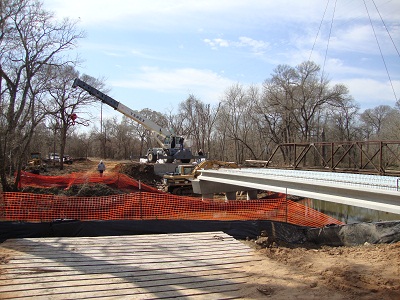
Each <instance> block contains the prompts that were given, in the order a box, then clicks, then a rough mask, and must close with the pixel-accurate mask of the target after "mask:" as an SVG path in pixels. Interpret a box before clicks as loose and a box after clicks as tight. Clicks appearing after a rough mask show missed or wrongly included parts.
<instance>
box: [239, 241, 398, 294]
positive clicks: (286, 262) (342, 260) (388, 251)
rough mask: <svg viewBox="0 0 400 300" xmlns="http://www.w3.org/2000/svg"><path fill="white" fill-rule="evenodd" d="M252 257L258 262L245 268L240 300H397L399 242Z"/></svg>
mask: <svg viewBox="0 0 400 300" xmlns="http://www.w3.org/2000/svg"><path fill="white" fill-rule="evenodd" d="M246 243H247V244H250V245H251V246H254V244H255V243H254V242H246ZM252 244H253V245H252ZM256 255H257V257H258V258H259V259H260V261H259V262H258V263H257V264H256V265H254V266H247V267H246V268H245V271H246V273H248V274H249V279H248V282H247V285H246V287H245V288H244V289H242V290H241V291H240V295H241V296H242V297H243V298H244V299H264V298H269V299H277V300H280V299H282V300H283V299H285V300H286V299H333V300H339V299H368V300H373V299H393V300H395V299H400V242H398V243H394V244H379V245H371V244H368V245H361V246H355V247H321V248H319V249H306V248H293V249H291V248H286V247H276V248H263V249H259V248H258V249H256Z"/></svg>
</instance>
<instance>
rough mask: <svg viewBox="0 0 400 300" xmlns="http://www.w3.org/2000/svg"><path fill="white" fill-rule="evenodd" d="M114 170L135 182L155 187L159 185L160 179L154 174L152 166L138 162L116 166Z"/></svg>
mask: <svg viewBox="0 0 400 300" xmlns="http://www.w3.org/2000/svg"><path fill="white" fill-rule="evenodd" d="M116 169H118V170H119V172H120V173H123V174H126V175H128V176H130V177H132V178H134V179H135V180H138V181H139V180H140V181H141V182H143V183H145V184H147V185H150V186H153V187H157V186H158V185H160V183H161V180H162V177H161V176H159V175H157V174H155V173H154V165H153V164H143V163H138V162H131V163H124V164H118V165H117V166H116Z"/></svg>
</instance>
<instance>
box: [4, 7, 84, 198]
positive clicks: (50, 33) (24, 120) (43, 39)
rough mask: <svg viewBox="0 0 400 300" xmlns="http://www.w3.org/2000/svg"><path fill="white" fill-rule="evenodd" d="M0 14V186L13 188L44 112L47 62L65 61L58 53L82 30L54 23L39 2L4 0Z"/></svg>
mask: <svg viewBox="0 0 400 300" xmlns="http://www.w3.org/2000/svg"><path fill="white" fill-rule="evenodd" d="M0 13H1V16H0V17H1V20H0V26H1V28H0V31H1V33H0V39H1V40H0V79H1V81H0V90H1V99H0V109H1V110H0V118H1V122H2V126H1V130H2V132H1V135H0V136H1V138H0V177H1V183H2V185H3V189H5V190H12V189H16V188H17V183H18V181H19V177H20V171H21V167H22V164H23V160H24V158H25V156H26V151H27V149H28V148H29V147H28V145H29V144H30V142H31V138H32V135H33V132H34V128H35V127H36V126H37V124H38V123H39V122H40V120H41V119H42V118H43V113H44V112H45V110H44V109H43V106H44V105H43V102H44V101H45V99H46V97H45V96H44V93H43V88H44V82H43V81H45V80H46V69H47V66H49V65H60V64H62V63H65V60H64V61H62V60H61V59H62V58H61V56H60V55H61V53H62V52H63V51H65V50H68V49H70V48H72V47H73V46H74V43H75V41H76V40H77V39H79V38H81V37H82V36H83V35H82V33H80V32H79V33H77V32H76V30H75V23H74V22H71V21H70V20H68V19H65V20H63V21H61V22H55V21H54V18H53V16H52V14H51V13H49V12H47V11H45V10H43V8H42V3H41V2H39V1H30V0H5V1H2V6H1V12H0ZM18 136H19V137H20V138H17V137H18ZM9 153H13V154H14V159H15V163H16V170H17V176H16V178H15V181H14V184H13V185H12V186H10V185H9V184H8V182H7V180H6V168H7V167H8V166H9V165H10V163H11V161H10V159H7V158H9V155H8V154H9Z"/></svg>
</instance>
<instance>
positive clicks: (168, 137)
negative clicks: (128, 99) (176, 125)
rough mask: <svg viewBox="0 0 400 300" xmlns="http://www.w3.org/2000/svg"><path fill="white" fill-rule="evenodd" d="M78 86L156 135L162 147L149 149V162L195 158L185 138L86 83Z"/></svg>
mask: <svg viewBox="0 0 400 300" xmlns="http://www.w3.org/2000/svg"><path fill="white" fill-rule="evenodd" d="M78 86H79V87H80V88H82V89H83V90H85V91H87V92H88V93H89V94H90V95H92V96H94V97H96V98H98V99H99V100H100V101H102V102H103V103H105V104H108V105H109V106H111V107H112V108H114V109H115V110H117V111H118V112H120V113H122V114H123V115H125V116H127V117H128V118H130V119H132V120H134V121H136V122H138V123H139V124H141V125H142V126H144V127H145V128H146V129H148V130H150V131H152V132H153V133H154V135H155V139H156V141H157V143H158V144H159V145H160V147H158V148H150V149H148V151H147V155H146V157H147V161H148V162H156V161H158V160H161V159H162V160H164V162H166V163H172V162H174V161H175V160H180V161H181V162H182V163H189V162H190V160H191V159H192V158H195V157H194V156H193V155H192V152H191V150H190V148H184V147H183V142H184V138H183V137H182V136H177V135H175V134H174V133H173V132H172V131H171V130H169V129H167V128H163V127H161V126H159V125H158V124H156V123H154V122H153V121H151V120H148V119H147V118H145V117H144V116H142V115H141V114H140V113H139V112H138V111H135V110H132V109H130V108H129V107H127V106H125V105H123V104H122V103H120V102H118V101H116V100H115V99H113V98H111V97H109V96H107V95H106V94H104V93H102V92H100V91H99V90H97V89H96V88H94V87H92V86H91V85H89V84H87V83H86V82H84V81H82V80H80V79H79V78H76V79H75V80H74V83H73V85H72V87H74V88H76V87H78Z"/></svg>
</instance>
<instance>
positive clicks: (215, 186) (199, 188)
mask: <svg viewBox="0 0 400 300" xmlns="http://www.w3.org/2000/svg"><path fill="white" fill-rule="evenodd" d="M192 187H193V193H195V194H200V195H201V197H202V199H213V198H214V194H216V193H225V199H226V200H236V193H237V192H238V191H245V192H247V195H246V198H247V200H253V199H257V189H254V188H248V187H243V186H239V185H231V184H224V183H218V182H212V181H203V180H198V179H195V180H192Z"/></svg>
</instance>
